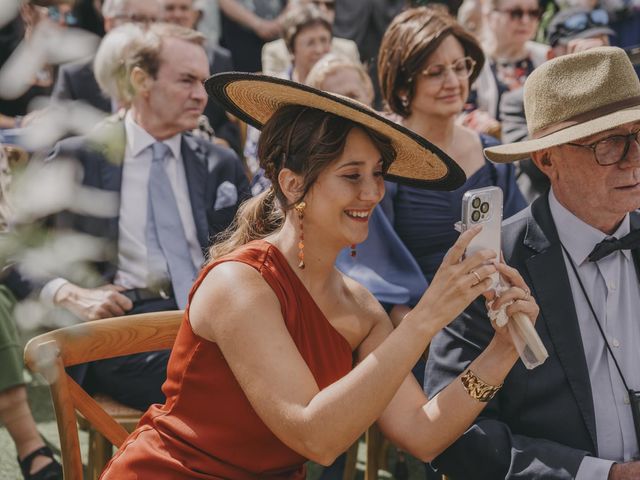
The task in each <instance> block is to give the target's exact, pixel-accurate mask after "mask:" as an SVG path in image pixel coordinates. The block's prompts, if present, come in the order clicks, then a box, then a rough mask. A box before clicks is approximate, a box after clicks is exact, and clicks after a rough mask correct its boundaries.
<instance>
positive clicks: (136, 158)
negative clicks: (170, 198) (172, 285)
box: [41, 111, 204, 301]
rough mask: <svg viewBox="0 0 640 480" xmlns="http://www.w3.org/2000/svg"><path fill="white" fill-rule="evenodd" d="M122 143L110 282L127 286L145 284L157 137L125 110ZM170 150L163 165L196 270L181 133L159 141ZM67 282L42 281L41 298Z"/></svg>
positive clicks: (196, 252)
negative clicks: (153, 147)
mask: <svg viewBox="0 0 640 480" xmlns="http://www.w3.org/2000/svg"><path fill="white" fill-rule="evenodd" d="M124 128H125V133H126V145H125V152H124V163H123V167H122V187H121V190H120V211H119V214H120V216H119V221H118V232H119V234H118V270H117V272H116V276H115V279H114V281H113V283H114V284H115V285H118V286H122V287H124V288H126V289H129V288H145V287H147V276H148V273H149V271H148V263H147V245H146V241H145V238H146V235H145V232H146V225H147V205H148V183H149V172H150V169H151V160H152V152H151V145H153V144H154V143H155V142H156V141H157V140H156V139H155V138H154V137H152V136H151V135H150V134H149V133H148V132H147V131H146V130H144V129H143V128H142V127H141V126H140V125H138V124H137V123H136V122H135V121H134V120H133V116H132V114H131V111H129V112H127V114H126V115H125V118H124ZM163 143H164V144H166V145H167V146H168V147H169V149H170V151H171V155H170V158H169V159H167V162H166V164H165V168H166V171H167V175H168V176H169V181H170V182H171V187H172V189H173V193H174V195H175V198H176V202H177V204H178V211H179V213H180V220H181V221H182V226H183V228H184V233H185V236H186V238H187V242H188V244H189V252H190V253H191V259H192V260H193V264H194V266H195V267H196V269H197V270H199V269H200V267H201V266H202V264H203V262H204V256H203V255H202V250H201V247H200V243H199V241H198V236H197V232H196V225H195V221H194V218H193V211H192V209H191V201H190V200H189V189H188V186H187V178H186V174H185V169H184V164H183V161H182V153H181V148H180V147H181V143H182V135H181V134H177V135H174V136H173V137H171V138H168V139H166V140H164V141H163ZM65 283H67V281H66V280H64V279H55V280H52V281H50V282H49V283H48V284H47V285H45V287H44V289H43V290H42V294H41V296H42V298H43V299H45V300H49V301H51V300H53V298H54V296H55V294H56V292H57V291H58V289H59V288H60V287H61V286H62V285H64V284H65Z"/></svg>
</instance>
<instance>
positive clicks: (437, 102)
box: [409, 35, 469, 118]
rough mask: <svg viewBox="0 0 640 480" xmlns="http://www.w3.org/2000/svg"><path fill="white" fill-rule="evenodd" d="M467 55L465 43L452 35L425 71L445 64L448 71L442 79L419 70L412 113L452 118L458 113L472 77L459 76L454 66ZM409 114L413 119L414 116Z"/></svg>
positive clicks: (435, 54) (438, 50)
mask: <svg viewBox="0 0 640 480" xmlns="http://www.w3.org/2000/svg"><path fill="white" fill-rule="evenodd" d="M464 57H465V52H464V48H463V47H462V44H461V43H460V42H459V41H458V39H456V38H455V37H454V36H452V35H448V36H447V37H446V38H445V39H444V40H443V41H442V43H441V44H440V46H439V47H438V48H437V49H436V50H435V51H434V52H433V54H431V55H430V56H429V58H427V60H426V62H425V63H424V65H423V69H422V71H425V70H426V69H429V68H434V66H436V65H442V66H444V67H445V69H446V73H445V75H444V77H442V78H432V77H430V76H428V75H424V74H422V73H420V72H418V73H417V74H416V75H415V78H414V82H415V92H414V95H413V100H412V102H411V115H410V117H412V116H415V115H429V116H438V117H446V118H449V117H452V116H456V115H458V114H459V113H460V112H461V111H462V108H463V107H464V103H465V101H466V100H467V97H468V95H469V79H468V78H466V77H465V76H464V75H458V74H456V72H455V71H454V69H453V68H449V67H451V66H452V65H453V64H454V63H455V62H457V61H459V60H460V59H462V58H464ZM410 117H409V118H410Z"/></svg>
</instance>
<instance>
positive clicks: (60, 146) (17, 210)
mask: <svg viewBox="0 0 640 480" xmlns="http://www.w3.org/2000/svg"><path fill="white" fill-rule="evenodd" d="M443 37H444V40H443ZM608 45H615V46H620V47H622V48H623V49H624V50H625V52H626V53H627V54H628V56H629V57H630V58H631V60H632V61H633V62H637V61H638V59H639V58H640V53H638V49H639V48H640V1H638V0H557V1H554V0H463V1H458V0H442V1H436V0H432V1H430V0H422V1H419V0H415V1H404V0H103V1H101V0H3V1H2V3H1V4H0V228H1V229H2V232H3V233H2V235H1V236H0V261H2V263H3V265H4V268H3V274H2V276H1V277H0V281H1V283H0V365H3V367H2V372H1V373H0V424H3V425H4V426H5V427H6V428H7V429H8V431H9V433H10V435H11V436H12V438H13V439H14V441H15V444H16V451H17V457H18V462H19V464H20V466H21V469H22V472H23V475H24V478H25V479H57V478H62V476H61V471H60V467H59V465H58V463H57V461H56V460H55V458H54V457H53V455H52V452H51V450H50V449H48V448H47V447H45V445H44V442H43V440H42V439H41V437H40V434H39V433H38V431H37V428H36V425H35V422H34V420H33V417H32V415H31V413H30V410H29V407H28V403H27V398H26V389H25V386H24V379H23V377H22V370H23V365H22V354H21V347H20V345H19V340H18V338H19V337H18V334H17V328H23V329H27V330H29V329H42V328H45V329H47V328H48V329H51V328H57V327H59V326H63V325H68V324H72V323H77V322H80V321H91V320H95V319H99V318H106V317H111V316H118V315H124V314H126V313H141V312H150V311H160V310H171V309H182V308H184V306H185V303H186V297H187V294H188V292H189V288H190V286H191V284H192V282H193V279H194V278H195V276H196V275H197V272H198V270H199V269H200V267H201V266H202V264H203V262H204V261H205V260H206V253H205V252H206V251H207V249H208V247H209V246H210V243H211V241H212V239H215V238H216V236H217V235H219V234H220V233H221V232H223V231H224V230H225V229H226V228H227V227H228V226H229V225H230V224H231V223H232V220H233V218H234V215H235V214H236V212H237V210H238V208H239V206H240V205H241V203H242V202H243V201H244V200H246V199H248V198H250V197H252V196H255V195H258V194H260V193H262V192H264V191H266V190H268V189H269V188H270V181H269V180H268V177H269V175H267V174H266V173H269V172H265V170H264V168H263V167H261V162H260V152H259V149H258V140H259V137H260V131H259V130H258V129H257V128H255V127H252V126H250V125H247V123H245V122H244V121H243V119H242V118H239V117H238V116H234V115H232V114H230V113H228V112H227V111H225V110H224V109H223V108H222V107H221V106H220V105H219V104H218V103H216V102H215V101H214V100H212V99H210V98H208V96H207V92H205V90H204V88H203V86H202V85H203V82H204V80H206V79H207V78H208V77H209V76H210V75H213V74H217V73H221V72H262V73H263V74H267V75H271V76H275V77H278V78H282V79H287V80H292V81H295V82H299V83H303V84H306V85H309V86H311V87H314V88H317V89H320V90H324V91H327V92H331V93H335V94H339V95H343V96H346V97H349V98H351V99H354V100H357V101H358V102H361V103H362V104H364V105H366V108H373V109H376V110H378V111H381V112H384V114H385V116H386V117H387V118H388V119H390V120H392V121H394V122H397V123H399V124H401V125H403V126H404V127H406V128H407V129H409V130H411V131H412V132H415V133H416V134H418V135H421V136H423V137H425V138H427V139H428V140H429V141H430V142H432V143H433V144H434V145H435V146H436V147H438V148H439V149H441V150H442V151H444V152H446V153H447V154H448V155H449V156H450V157H451V158H453V159H454V160H455V161H456V163H458V164H459V165H460V167H461V168H462V170H463V171H464V172H465V174H466V177H467V182H466V183H465V184H464V186H463V187H461V188H460V189H458V190H455V191H452V192H443V191H431V190H422V189H418V188H414V187H411V186H406V185H399V184H396V183H392V182H386V194H385V196H384V199H383V201H382V202H381V203H380V205H379V206H378V207H376V208H375V210H374V213H373V215H372V218H371V219H370V228H369V237H368V238H367V240H366V241H365V242H363V243H362V244H360V245H358V246H357V261H356V262H354V261H353V260H352V257H353V252H351V251H349V250H348V249H347V250H345V251H344V252H343V253H342V254H341V255H340V256H339V258H338V262H337V266H338V268H339V269H340V270H341V271H343V272H344V273H346V274H347V275H349V276H351V277H353V278H355V279H356V280H358V281H360V282H361V283H362V284H363V285H365V286H366V287H367V288H368V289H369V290H370V291H371V292H372V293H373V294H374V295H375V297H376V299H377V300H378V301H379V302H380V303H381V304H382V305H383V306H384V307H385V310H386V311H387V313H388V314H389V316H390V318H391V319H392V321H393V322H394V324H396V325H397V324H398V323H399V322H400V321H401V319H402V318H403V316H404V315H405V314H406V313H407V312H408V311H410V310H411V308H412V307H413V306H415V304H416V302H418V300H419V299H420V296H421V295H422V294H423V293H424V291H425V289H426V288H427V285H428V284H429V282H431V281H432V279H433V277H434V275H435V273H436V271H437V270H438V267H439V266H440V265H441V263H442V261H443V258H444V257H445V254H446V252H447V251H448V249H449V248H450V247H451V246H452V245H453V243H454V242H455V241H456V238H457V237H458V235H459V234H458V232H456V231H455V230H454V229H453V224H454V223H455V222H456V221H457V220H459V216H460V210H461V202H462V196H463V194H464V192H465V191H466V190H469V189H471V188H481V187H486V186H499V187H501V189H502V190H503V192H504V217H505V218H508V217H510V216H512V215H514V214H516V213H518V212H520V211H521V210H523V209H525V208H527V207H528V206H529V205H530V204H531V202H533V201H534V200H535V199H536V198H538V197H539V196H540V195H544V194H545V193H546V192H547V191H548V189H549V185H550V183H549V176H548V175H547V174H545V173H543V172H541V171H540V169H539V167H538V166H536V162H534V161H532V160H531V159H522V160H519V161H517V162H514V163H495V162H492V161H490V160H488V159H487V158H486V157H485V156H484V154H483V149H484V148H488V147H495V146H497V145H500V144H501V143H513V142H520V141H524V140H527V139H528V138H529V136H530V132H531V126H530V125H527V120H526V115H525V108H524V103H525V100H524V97H523V85H524V83H525V81H526V79H527V78H528V77H529V76H530V75H531V74H532V72H534V71H535V70H536V69H537V68H539V67H540V66H541V65H543V64H545V62H547V61H548V60H550V59H552V58H555V57H561V56H564V55H567V54H572V53H576V52H582V51H587V50H589V49H592V48H597V47H602V46H608ZM634 65H635V66H636V71H638V70H637V69H638V66H637V65H638V64H637V63H634ZM627 145H628V143H627ZM627 148H628V147H627ZM634 148H635V147H634ZM167 191H171V192H173V194H171V195H166V194H164V193H166V192H167ZM167 232H168V233H167ZM635 348H637V346H636V347H635ZM168 355H169V352H157V354H154V355H146V354H145V355H138V356H130V357H127V358H126V359H112V360H109V361H102V362H94V363H93V364H91V365H83V366H82V368H78V369H77V371H75V372H74V378H76V379H77V381H78V382H79V383H80V384H81V385H82V386H83V388H85V389H87V390H88V391H89V392H91V393H94V392H97V391H103V392H104V393H107V394H108V395H110V396H112V397H113V398H115V399H117V400H118V401H120V402H122V403H124V404H126V405H129V406H132V407H135V408H138V409H141V410H144V409H146V408H147V407H148V406H149V405H151V404H153V403H162V402H163V401H164V395H163V393H162V392H161V391H160V386H161V385H162V382H163V381H164V379H165V374H166V365H167V361H168ZM445 357H446V355H445ZM436 361H438V362H440V364H438V365H437V366H436V367H432V368H440V369H444V370H446V366H444V367H443V364H445V365H446V358H437V359H436ZM424 371H425V360H424V359H423V360H422V361H421V362H420V363H419V364H418V365H416V367H415V369H414V373H415V375H416V377H418V379H419V381H420V383H421V384H422V383H423V380H424V378H423V377H424ZM433 378H437V374H434V375H433ZM440 387H441V386H436V385H430V386H429V388H432V389H433V390H434V391H437V390H438V389H439V388H440ZM522 388H523V389H525V390H526V386H523V387H522ZM603 418H604V417H603ZM485 433H486V435H498V436H501V435H509V433H504V432H499V433H496V432H485ZM536 433H538V434H539V436H540V437H541V438H546V437H545V432H542V431H540V432H536ZM531 436H532V437H533V436H535V435H534V434H533V433H532V434H531ZM598 439H599V440H600V437H599V436H598ZM551 440H554V441H555V440H556V439H553V438H552V439H551ZM513 448H514V449H517V446H514V447H513ZM535 448H539V449H541V450H543V447H539V446H536V447H532V450H530V451H529V452H533V451H534V450H535ZM566 448H569V447H566ZM625 451H626V450H625ZM636 451H637V447H636ZM458 453H459V452H458ZM530 454H531V455H534V453H530ZM452 455H453V454H452ZM478 455H480V454H478ZM458 458H459V457H458ZM514 458H517V460H518V461H522V462H525V459H523V458H522V457H517V455H515V454H514ZM543 458H546V457H544V456H543ZM458 461H459V460H458ZM500 461H505V460H504V459H501V460H500ZM506 461H507V463H508V462H509V461H508V460H506ZM553 461H554V462H556V464H555V467H556V469H557V470H558V471H561V470H563V469H564V466H563V465H562V461H561V459H560V458H556V457H554V458H553ZM452 462H453V463H455V459H454V460H452V459H451V458H447V457H446V455H445V458H444V459H443V460H442V461H441V463H440V468H441V469H444V471H445V473H448V472H447V470H446V469H447V468H451V469H452V470H455V468H453V467H450V465H451V463H452ZM515 462H516V461H515V460H514V463H515ZM436 463H437V462H436ZM517 467H518V465H515V464H512V465H511V467H510V468H512V469H517ZM341 468H342V467H341V463H340V460H339V461H338V462H337V463H336V464H335V465H334V466H333V467H329V468H327V469H326V471H325V473H324V475H325V478H339V477H338V475H340V473H339V472H341ZM567 468H569V467H567ZM571 468H573V465H572V466H571ZM427 469H428V470H430V472H432V473H428V474H427V475H435V473H433V471H431V467H427ZM549 470H550V471H551V470H553V468H552V467H551V466H550V467H549ZM336 472H338V473H336ZM440 472H442V470H441V471H440ZM332 475H333V476H332ZM439 475H441V473H439ZM550 475H551V474H550V473H548V472H547V473H545V474H544V475H543V476H540V477H535V478H558V479H560V478H574V477H570V476H563V475H562V474H558V475H557V476H550ZM430 478H439V477H438V476H437V475H436V476H431V477H430ZM455 478H462V477H455ZM478 478H480V477H478ZM486 478H498V477H490V476H487V477H486ZM500 478H502V477H500ZM508 478H534V477H525V476H523V477H515V476H514V477H508ZM583 478H594V479H595V478H600V477H595V476H594V477H586V476H585V477H583ZM605 478H606V477H605ZM629 478H631V477H629ZM636 478H637V477H636Z"/></svg>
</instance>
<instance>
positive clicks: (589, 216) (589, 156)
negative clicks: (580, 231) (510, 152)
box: [534, 122, 640, 232]
mask: <svg viewBox="0 0 640 480" xmlns="http://www.w3.org/2000/svg"><path fill="white" fill-rule="evenodd" d="M638 130H640V122H635V123H631V124H626V125H623V126H620V127H616V128H612V129H611V130H607V131H605V132H601V133H598V134H596V135H592V136H590V137H586V138H583V139H580V140H578V141H576V142H574V143H577V144H580V145H588V144H592V143H594V142H596V141H598V140H602V139H604V138H607V137H609V136H612V135H626V134H628V133H631V132H635V131H638ZM546 153H547V155H548V156H549V162H548V163H549V165H545V164H544V163H543V162H542V161H541V156H544V152H538V153H534V159H535V161H536V165H537V166H538V167H539V168H540V169H541V170H542V171H543V172H545V173H546V174H547V176H548V177H549V178H550V180H551V185H552V187H553V191H554V194H555V195H556V197H557V198H558V200H559V201H560V203H562V204H563V205H564V206H565V207H566V208H567V209H569V210H570V211H571V212H573V213H574V214H575V215H576V216H577V217H578V218H580V219H582V220H583V221H585V222H586V223H588V224H589V225H592V226H593V227H595V228H598V229H599V230H601V231H603V232H609V231H613V230H615V228H616V227H617V225H618V224H619V223H620V221H621V220H622V218H623V217H624V216H625V215H626V214H627V213H628V212H631V211H633V210H636V209H638V208H640V145H638V143H637V142H635V141H632V142H631V144H630V146H629V151H628V152H627V155H626V156H625V157H624V158H623V159H622V160H621V161H620V162H618V163H616V164H613V165H608V166H601V165H598V163H597V162H596V160H595V158H594V154H593V151H592V150H591V149H589V148H583V147H578V146H573V145H561V146H558V147H553V148H550V149H548V150H547V151H546Z"/></svg>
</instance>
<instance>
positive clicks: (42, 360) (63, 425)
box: [24, 310, 183, 480]
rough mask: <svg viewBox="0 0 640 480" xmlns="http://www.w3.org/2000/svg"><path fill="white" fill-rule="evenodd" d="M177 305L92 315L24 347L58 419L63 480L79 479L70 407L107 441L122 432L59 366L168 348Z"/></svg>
mask: <svg viewBox="0 0 640 480" xmlns="http://www.w3.org/2000/svg"><path fill="white" fill-rule="evenodd" d="M182 317H183V312H182V311H181V310H177V311H170V312H154V313H143V314H139V315H127V316H123V317H115V318H107V319H104V320H95V321H92V322H86V323H82V324H79V325H73V326H70V327H65V328H61V329H59V330H54V331H52V332H48V333H45V334H43V335H39V336H37V337H35V338H33V339H31V340H30V341H29V343H28V344H27V346H26V347H25V353H24V356H25V364H26V365H27V367H28V368H29V370H31V371H32V372H37V373H40V374H42V375H43V376H44V378H45V379H46V380H47V382H48V383H49V386H50V388H51V397H52V400H53V408H54V410H55V414H56V420H57V423H58V434H59V436H60V447H61V452H62V468H63V470H64V478H65V480H81V479H82V478H83V476H82V459H81V457H80V441H79V437H78V426H77V424H76V411H78V412H79V413H81V414H82V415H83V416H84V417H85V418H86V419H87V421H88V422H89V423H90V424H91V425H92V426H93V427H94V428H95V429H96V430H98V431H99V432H100V433H101V434H102V435H104V436H105V437H106V438H107V439H108V440H109V441H110V442H111V443H112V444H113V445H115V446H116V447H120V446H121V445H122V443H123V442H124V440H125V439H126V437H127V435H128V433H127V431H126V430H125V429H124V427H122V426H121V425H119V424H118V423H117V422H116V421H115V420H114V419H113V418H112V417H110V416H109V415H108V414H107V413H106V412H105V410H104V409H103V408H102V407H101V406H100V405H99V404H98V402H96V401H95V400H94V399H93V398H92V397H91V396H90V395H89V394H87V393H86V392H85V391H84V390H83V389H82V387H80V385H78V384H77V383H76V382H75V381H74V380H73V379H72V378H71V377H70V376H69V375H67V373H66V371H65V367H70V366H73V365H79V364H82V363H87V362H93V361H95V360H103V359H107V358H113V357H119V356H122V355H130V354H133V353H142V352H152V351H155V350H165V349H168V348H171V347H172V346H173V343H174V341H175V338H176V334H177V333H178V328H179V327H180V324H181V322H182Z"/></svg>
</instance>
